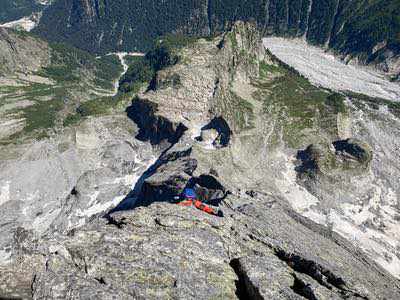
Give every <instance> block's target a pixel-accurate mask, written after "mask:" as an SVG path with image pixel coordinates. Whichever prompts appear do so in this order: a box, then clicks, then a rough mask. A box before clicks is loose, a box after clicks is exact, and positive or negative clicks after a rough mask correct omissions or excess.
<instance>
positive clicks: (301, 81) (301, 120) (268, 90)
mask: <svg viewBox="0 0 400 300" xmlns="http://www.w3.org/2000/svg"><path fill="white" fill-rule="evenodd" d="M270 73H273V74H275V75H277V76H275V77H270V79H268V74H270ZM255 86H256V87H258V88H259V89H260V92H259V93H258V97H259V98H260V99H261V100H262V101H263V102H264V112H265V113H273V114H275V115H276V116H275V117H276V118H277V119H278V122H279V123H280V124H281V127H282V132H283V138H284V140H285V141H286V142H287V143H288V144H289V146H291V147H293V148H298V147H300V146H303V145H302V142H303V141H304V139H305V138H309V136H310V133H311V132H316V131H317V130H322V131H324V132H325V133H326V134H327V135H335V134H336V131H337V123H336V122H337V121H336V120H337V119H336V115H337V114H338V113H339V112H345V111H346V107H345V104H344V96H342V95H340V94H337V93H331V92H330V91H327V90H324V89H321V88H318V87H316V86H313V85H312V84H311V83H310V82H309V81H308V80H307V79H306V78H305V77H303V76H301V75H300V74H299V73H298V72H297V71H295V70H293V69H292V68H288V67H287V66H286V65H285V64H283V63H279V64H277V65H269V64H267V63H262V64H260V80H259V81H258V82H256V83H255Z"/></svg>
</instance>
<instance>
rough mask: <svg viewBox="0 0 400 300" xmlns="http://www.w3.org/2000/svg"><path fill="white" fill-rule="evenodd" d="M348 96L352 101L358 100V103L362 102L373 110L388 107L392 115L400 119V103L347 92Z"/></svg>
mask: <svg viewBox="0 0 400 300" xmlns="http://www.w3.org/2000/svg"><path fill="white" fill-rule="evenodd" d="M346 95H347V96H348V97H350V98H351V99H353V100H356V102H362V103H364V104H366V105H368V106H369V107H370V108H372V109H379V106H381V105H384V106H387V108H388V109H389V111H390V112H391V113H392V114H394V115H395V116H396V117H399V118H400V102H394V101H390V100H387V99H383V98H377V97H370V96H367V95H364V94H358V93H354V92H347V93H346ZM356 105H357V104H356Z"/></svg>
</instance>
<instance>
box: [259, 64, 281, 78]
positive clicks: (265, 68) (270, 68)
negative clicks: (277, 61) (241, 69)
mask: <svg viewBox="0 0 400 300" xmlns="http://www.w3.org/2000/svg"><path fill="white" fill-rule="evenodd" d="M259 68H260V69H259V73H260V77H261V78H263V79H264V78H266V77H267V76H268V74H276V73H278V74H279V71H280V68H279V67H278V66H275V65H270V64H267V63H266V62H265V61H261V62H260V64H259Z"/></svg>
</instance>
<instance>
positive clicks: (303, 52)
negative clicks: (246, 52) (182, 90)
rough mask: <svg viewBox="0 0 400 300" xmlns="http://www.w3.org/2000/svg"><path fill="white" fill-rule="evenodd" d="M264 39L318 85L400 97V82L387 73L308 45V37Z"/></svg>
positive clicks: (265, 42)
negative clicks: (389, 78)
mask: <svg viewBox="0 0 400 300" xmlns="http://www.w3.org/2000/svg"><path fill="white" fill-rule="evenodd" d="M263 42H264V46H265V47H266V48H268V49H269V50H270V51H271V52H272V54H274V55H275V56H276V57H278V58H279V59H280V60H282V61H283V62H285V63H287V64H288V65H290V66H292V67H293V68H295V69H296V70H297V71H299V72H300V73H301V74H302V75H304V76H305V77H307V78H308V79H309V80H310V81H311V82H312V83H313V84H315V85H319V86H323V87H326V88H329V89H332V90H337V91H352V92H356V93H362V94H366V95H369V96H371V97H380V98H385V99H390V100H394V101H399V99H400V84H398V83H395V82H390V81H389V80H387V79H386V78H385V77H384V75H383V74H380V73H378V72H375V71H373V70H372V69H370V68H367V67H363V66H359V65H357V66H355V65H346V64H345V63H344V62H343V61H341V60H340V59H338V58H336V57H335V56H334V55H332V54H329V53H327V52H325V51H324V50H323V49H321V48H318V47H314V46H311V45H308V44H307V42H305V41H304V40H301V39H285V38H278V37H269V38H264V39H263Z"/></svg>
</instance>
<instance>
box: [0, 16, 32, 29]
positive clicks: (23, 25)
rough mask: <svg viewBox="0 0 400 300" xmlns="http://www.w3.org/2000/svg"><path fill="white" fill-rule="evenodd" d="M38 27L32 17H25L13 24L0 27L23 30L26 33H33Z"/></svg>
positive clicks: (9, 23)
mask: <svg viewBox="0 0 400 300" xmlns="http://www.w3.org/2000/svg"><path fill="white" fill-rule="evenodd" d="M36 25H37V22H36V21H33V20H32V18H31V17H23V18H21V19H19V20H15V21H12V22H8V23H4V24H0V27H5V28H13V29H23V30H25V31H28V32H29V31H31V30H32V29H33V28H35V27H36Z"/></svg>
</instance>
